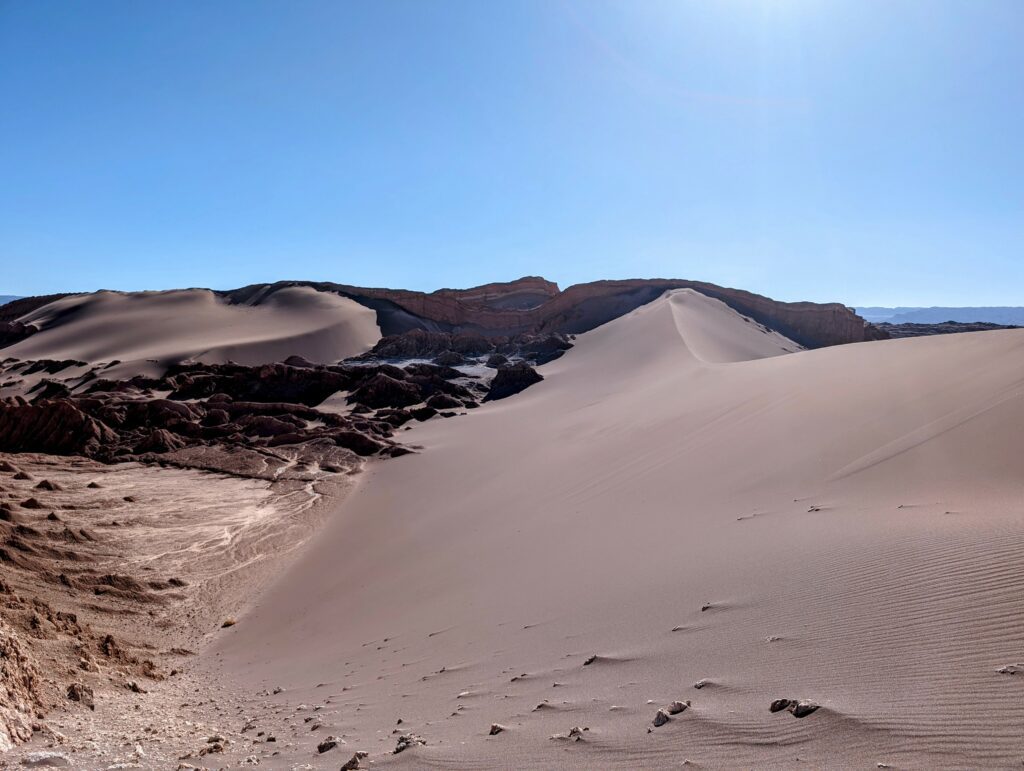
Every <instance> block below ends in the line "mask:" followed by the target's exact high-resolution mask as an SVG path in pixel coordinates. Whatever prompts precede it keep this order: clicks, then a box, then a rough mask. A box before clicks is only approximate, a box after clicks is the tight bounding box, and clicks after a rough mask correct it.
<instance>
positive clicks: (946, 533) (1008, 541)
mask: <svg viewBox="0 0 1024 771" xmlns="http://www.w3.org/2000/svg"><path fill="white" fill-rule="evenodd" d="M792 347H793V346H792V344H791V343H788V341H785V339H784V338H777V337H775V336H773V335H767V334H764V333H763V332H762V331H761V330H760V329H758V328H757V326H756V325H754V324H751V323H749V322H746V321H744V320H743V319H742V318H741V317H739V316H738V315H736V314H734V313H733V312H732V311H729V310H728V309H726V308H724V306H721V305H720V304H719V303H717V302H716V301H713V300H709V299H708V298H705V297H703V296H700V295H695V294H693V293H692V292H689V291H681V292H676V293H673V294H670V295H668V296H666V297H664V298H662V299H661V300H658V301H656V302H654V303H652V304H650V305H647V306H644V307H642V308H640V309H638V310H637V311H635V312H633V313H631V314H630V315H628V316H626V317H623V318H621V319H618V320H616V321H613V322H611V323H609V324H607V325H605V326H603V327H601V328H598V329H596V330H594V331H593V332H590V333H588V334H586V335H583V336H581V337H580V338H579V340H578V344H577V346H576V348H574V349H573V350H572V351H570V352H569V353H568V354H567V355H566V356H565V357H563V358H562V359H560V360H558V361H556V362H553V363H552V364H550V365H548V366H546V367H545V368H544V370H543V372H544V374H545V377H546V380H545V381H544V382H543V383H541V384H539V385H537V386H535V387H533V388H531V389H530V390H528V391H527V392H525V393H523V394H521V395H519V396H517V397H514V398H512V399H509V400H506V401H504V402H499V403H496V404H492V405H488V406H485V407H484V408H481V409H479V410H477V411H475V413H474V414H473V415H471V416H468V417H465V418H461V419H458V420H448V421H443V422H431V423H428V424H424V425H423V426H421V427H418V428H417V429H415V430H414V431H412V432H410V433H409V434H407V436H408V437H409V439H410V440H411V441H418V442H420V443H422V444H423V445H424V446H425V451H424V452H423V453H422V454H419V455H414V456H408V457H405V458H401V459H398V460H394V461H389V462H387V463H382V464H378V465H376V466H375V467H373V468H372V469H371V470H370V471H369V473H368V474H367V475H366V477H367V478H365V479H364V480H363V481H362V482H361V484H360V488H359V489H358V490H357V491H356V492H355V493H354V494H353V495H352V497H351V498H350V499H349V500H348V501H347V502H346V503H345V505H344V507H343V508H342V509H341V510H340V511H338V512H337V514H336V516H335V517H334V518H333V520H332V521H331V522H330V523H329V524H328V525H327V527H326V529H325V531H324V532H323V534H322V537H320V538H318V539H317V542H316V543H315V544H314V545H313V546H312V547H311V548H310V550H309V551H307V552H306V553H305V554H304V556H303V557H302V559H300V560H299V561H298V562H297V564H295V565H294V566H293V568H292V569H291V570H289V571H288V572H287V573H286V574H285V575H284V576H283V577H282V578H281V579H280V581H279V582H278V583H277V584H276V585H275V586H274V587H273V588H272V589H271V590H270V591H269V593H267V594H266V595H265V596H264V597H263V598H262V600H260V601H259V602H258V603H257V605H256V606H255V607H254V608H253V609H252V610H251V612H249V613H248V614H247V615H245V616H244V617H243V618H242V619H241V621H240V623H239V624H238V625H237V626H236V627H233V628H232V629H230V630H227V631H226V633H225V635H224V638H223V642H222V643H220V644H219V646H217V647H215V649H214V650H213V651H211V653H210V655H209V657H208V659H207V664H206V666H209V667H210V668H211V671H215V672H216V673H217V677H218V678H222V679H223V680H225V681H234V682H241V683H243V684H245V685H244V687H245V688H246V689H250V690H251V692H255V691H256V690H257V689H259V688H263V687H273V686H282V687H284V688H285V691H284V692H283V693H281V694H278V695H276V696H274V697H272V703H275V704H278V705H279V706H280V707H281V709H282V714H289V713H290V712H291V711H292V710H295V709H296V705H299V704H300V703H302V704H305V705H307V706H306V709H312V705H323V706H324V709H323V710H322V711H321V712H320V715H321V716H322V717H323V720H324V726H323V728H322V729H320V731H319V732H318V734H317V736H319V737H322V736H323V735H324V734H328V733H330V734H335V735H342V736H344V738H345V740H346V741H347V745H346V746H345V747H343V748H339V749H338V750H334V751H331V752H330V753H327V754H325V755H317V753H316V750H315V744H316V740H315V739H313V738H311V735H310V734H309V733H308V731H307V728H306V727H305V726H304V725H303V721H302V720H301V719H300V718H301V717H302V714H303V712H302V709H299V710H298V712H296V713H294V718H293V719H292V721H291V723H289V725H290V726H291V727H287V726H282V727H281V728H280V729H279V732H278V737H279V742H281V743H280V744H278V745H277V746H278V747H280V748H281V751H282V756H281V760H282V763H283V762H284V761H286V760H287V761H290V762H310V763H313V764H315V765H317V766H318V767H319V766H321V765H322V766H324V767H329V766H332V765H334V766H336V765H338V760H341V759H347V757H348V756H350V755H351V751H352V750H353V749H366V750H369V751H370V752H372V753H374V754H376V753H382V752H387V751H389V750H391V749H392V748H393V747H394V743H395V735H394V732H395V731H400V732H406V731H409V732H413V733H415V734H418V735H420V736H422V737H423V738H424V739H426V741H427V745H426V746H425V747H418V748H415V749H412V750H409V751H407V752H405V753H403V754H402V755H399V756H394V757H393V758H391V757H387V758H385V757H381V758H379V759H378V761H379V762H378V764H379V765H380V766H383V767H390V766H391V765H395V766H396V767H407V768H413V767H416V768H422V767H436V768H552V767H556V766H563V767H579V768H610V767H621V768H640V767H644V768H661V767H666V768H668V767H678V766H679V765H680V764H681V763H682V762H683V760H684V759H686V760H689V761H691V762H693V763H694V764H696V765H698V766H704V767H737V766H746V767H749V766H751V765H755V766H759V767H765V766H779V767H794V766H796V765H797V764H798V760H799V764H800V765H804V764H806V766H807V767H822V766H830V767H837V768H857V767H860V768H867V767H872V768H873V767H875V765H876V764H877V763H884V764H889V765H891V766H893V767H917V768H926V767H930V768H932V767H939V766H953V767H986V766H987V767H1019V765H1020V763H1021V760H1022V759H1024V734H1022V732H1021V725H1022V724H1024V676H1021V675H1018V676H1012V675H1007V674H999V673H998V672H997V671H996V670H997V668H999V667H1002V666H1003V665H1006V664H1011V663H1015V662H1024V621H1022V618H1024V591H1022V590H1024V573H1022V570H1021V557H1020V554H1021V550H1022V547H1024V508H1022V506H1021V501H1022V492H1024V433H1022V432H1021V431H1020V425H1021V421H1022V419H1024V399H1022V396H1024V389H1022V381H1024V366H1022V362H1024V332H1020V331H1007V332H991V333H980V334H972V335H956V336H948V337H937V338H923V339H914V340H900V341H886V342H879V343H867V344H859V345H853V346H845V347H839V348H829V349H822V350H815V351H806V352H799V353H796V354H792V355H781V356H779V355H774V354H779V353H784V352H785V349H786V348H792ZM702 608H703V609H702ZM595 654H596V655H597V656H598V658H597V659H596V660H595V661H593V662H592V663H591V664H589V665H587V666H585V665H584V662H585V661H586V660H587V659H588V658H589V657H591V656H593V655H595ZM702 679H705V680H707V681H708V684H707V686H706V687H703V688H701V689H695V688H694V684H695V683H697V682H698V681H699V680H702ZM318 684H322V685H320V687H317V686H318ZM780 697H795V698H807V699H813V700H815V701H817V702H818V703H820V704H821V705H823V708H822V709H821V710H819V711H818V712H817V713H815V714H813V715H811V716H809V717H807V718H804V719H802V720H798V719H796V718H794V717H793V716H792V715H790V714H789V713H786V712H781V713H778V714H770V713H769V710H768V706H769V703H770V702H771V701H772V700H773V699H776V698H780ZM676 699H683V700H685V699H689V700H691V701H692V707H691V708H690V709H689V710H687V711H686V712H684V713H682V714H680V715H677V716H676V717H674V718H673V719H672V721H671V722H670V723H669V724H667V725H664V726H662V727H660V728H654V729H653V731H652V732H649V731H648V727H649V726H650V725H651V719H652V718H653V717H654V714H655V711H656V710H657V709H658V708H659V707H662V706H665V705H666V704H668V703H669V702H671V701H673V700H676ZM328 702H329V703H328ZM538 705H543V706H542V707H541V708H539V709H538V708H537V707H538ZM310 714H312V713H310ZM399 718H401V719H402V721H403V722H402V725H401V726H399V727H397V728H396V721H397V720H398V719H399ZM265 719H266V720H268V721H269V720H272V719H273V716H271V715H269V714H268V715H267V716H266V718H265ZM492 723H500V724H502V725H503V726H505V727H506V728H507V730H506V731H504V732H503V733H501V734H499V735H497V736H488V729H489V727H490V726H491V724H492ZM573 726H581V727H587V728H589V731H585V732H583V734H582V736H583V737H584V740H583V741H580V742H572V741H565V740H561V739H552V738H550V737H552V735H554V734H564V733H565V732H568V731H569V729H570V728H572V727H573ZM342 753H343V754H344V758H342V757H341V755H342Z"/></svg>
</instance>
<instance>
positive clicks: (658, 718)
mask: <svg viewBox="0 0 1024 771" xmlns="http://www.w3.org/2000/svg"><path fill="white" fill-rule="evenodd" d="M671 719H672V718H670V717H669V716H668V713H667V712H666V711H665V710H663V709H659V710H658V711H657V712H655V713H654V720H653V721H652V722H653V723H654V727H655V728H661V726H663V725H665V723H667V722H668V721H669V720H671Z"/></svg>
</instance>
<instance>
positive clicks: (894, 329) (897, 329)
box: [876, 321, 1020, 338]
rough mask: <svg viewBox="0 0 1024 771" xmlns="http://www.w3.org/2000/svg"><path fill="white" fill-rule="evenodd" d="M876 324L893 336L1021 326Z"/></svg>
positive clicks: (954, 332) (988, 330) (918, 335)
mask: <svg viewBox="0 0 1024 771" xmlns="http://www.w3.org/2000/svg"><path fill="white" fill-rule="evenodd" d="M876 326H877V327H878V328H879V329H880V330H882V331H883V332H885V333H886V334H887V335H888V336H889V337H893V338H899V337H925V336H927V335H955V334H957V333H959V332H991V331H993V330H996V329H1020V327H1012V326H1005V325H1003V324H989V323H988V322H984V321H971V322H961V321H944V322H942V323H941V324H910V323H908V324H888V323H884V322H883V323H881V324H877V325H876Z"/></svg>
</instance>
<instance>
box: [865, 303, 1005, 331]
mask: <svg viewBox="0 0 1024 771" xmlns="http://www.w3.org/2000/svg"><path fill="white" fill-rule="evenodd" d="M854 310H856V311H857V313H858V314H859V315H860V316H861V317H862V318H864V319H866V320H867V321H870V322H872V323H879V322H883V321H887V322H889V323H890V324H941V323H942V322H943V321H959V322H965V323H966V322H971V321H984V322H988V323H990V324H1006V325H1016V326H1024V308H1018V307H1009V306H993V307H989V308H945V307H938V306H937V307H932V308H880V307H868V308H855V309H854Z"/></svg>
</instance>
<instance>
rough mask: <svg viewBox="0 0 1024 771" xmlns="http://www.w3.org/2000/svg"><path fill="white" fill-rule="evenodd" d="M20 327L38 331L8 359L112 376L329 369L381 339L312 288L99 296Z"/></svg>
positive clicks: (360, 312)
mask: <svg viewBox="0 0 1024 771" xmlns="http://www.w3.org/2000/svg"><path fill="white" fill-rule="evenodd" d="M21 321H24V322H26V323H34V324H39V325H41V326H44V331H43V332H40V333H39V334H36V335H34V336H32V337H30V338H28V339H27V340H24V341H22V342H20V343H18V344H17V345H14V346H11V347H9V348H6V349H4V355H5V356H15V357H17V358H20V359H43V358H48V359H84V360H86V361H89V362H109V361H112V360H115V359H116V360H119V361H121V362H125V365H124V366H121V367H118V368H115V369H111V370H108V371H107V373H106V375H107V376H109V377H122V376H124V375H126V374H131V373H132V372H133V371H135V370H138V369H140V368H141V369H145V366H144V365H145V363H146V362H156V363H158V364H160V365H166V364H169V363H173V362H178V361H182V360H184V359H189V358H191V359H196V360H198V361H204V362H211V363H218V362H224V361H228V360H231V361H236V362H238V363H239V364H250V365H253V364H263V363H266V362H272V361H280V360H282V359H284V358H287V357H288V356H290V355H292V354H297V355H299V356H304V357H306V358H307V359H309V360H310V361H314V362H317V363H334V362H336V361H338V360H339V359H344V358H346V357H348V356H354V355H356V354H359V353H362V352H363V351H366V350H367V349H369V348H371V347H372V346H373V344H374V343H375V342H377V340H379V339H380V330H379V329H378V328H377V321H376V312H375V311H373V310H370V309H369V308H366V307H364V306H362V305H359V304H358V303H356V302H355V301H353V300H349V299H347V298H344V297H341V296H339V295H334V294H328V293H326V292H318V291H316V290H315V289H311V288H309V287H289V288H285V289H280V290H278V291H277V292H275V293H274V294H272V295H271V296H270V297H269V298H267V299H266V300H264V301H263V302H261V303H260V304H258V305H229V304H227V303H225V302H224V301H223V300H221V299H220V298H218V297H217V296H216V295H215V294H214V293H213V292H211V291H209V290H207V289H184V290H174V291H168V292H138V293H133V294H125V293H121V292H97V293H95V294H92V295H88V296H87V297H84V298H83V297H81V296H71V297H66V298H63V299H61V300H58V301H56V302H53V303H50V304H49V305H45V306H43V307H42V308H40V309H38V310H37V311H35V312H34V313H32V314H29V315H28V316H25V317H23V318H22V319H21Z"/></svg>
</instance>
